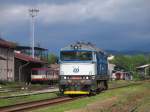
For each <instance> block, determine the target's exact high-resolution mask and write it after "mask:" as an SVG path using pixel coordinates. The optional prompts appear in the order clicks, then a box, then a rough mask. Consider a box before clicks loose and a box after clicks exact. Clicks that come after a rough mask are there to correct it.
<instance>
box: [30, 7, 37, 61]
mask: <svg viewBox="0 0 150 112" xmlns="http://www.w3.org/2000/svg"><path fill="white" fill-rule="evenodd" d="M38 12H39V9H36V8H31V9H29V15H30V17H31V38H32V58H34V43H35V38H34V36H35V34H34V25H35V17H36V16H37V13H38Z"/></svg>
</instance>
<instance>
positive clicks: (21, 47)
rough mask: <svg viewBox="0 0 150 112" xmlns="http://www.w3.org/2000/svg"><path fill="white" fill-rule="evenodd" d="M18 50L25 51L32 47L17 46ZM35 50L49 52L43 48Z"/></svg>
mask: <svg viewBox="0 0 150 112" xmlns="http://www.w3.org/2000/svg"><path fill="white" fill-rule="evenodd" d="M16 49H17V50H23V49H32V48H31V47H30V46H16ZM34 49H35V50H42V51H47V50H48V49H45V48H41V47H34Z"/></svg>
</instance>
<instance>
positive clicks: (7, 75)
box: [0, 38, 16, 81]
mask: <svg viewBox="0 0 150 112" xmlns="http://www.w3.org/2000/svg"><path fill="white" fill-rule="evenodd" d="M15 47H16V44H15V43H13V42H10V41H6V40H4V39H1V38H0V81H14V48H15Z"/></svg>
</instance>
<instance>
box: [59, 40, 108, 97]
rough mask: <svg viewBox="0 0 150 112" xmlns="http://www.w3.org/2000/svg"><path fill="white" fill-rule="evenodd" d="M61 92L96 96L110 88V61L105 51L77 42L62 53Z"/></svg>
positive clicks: (62, 50) (89, 44)
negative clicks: (108, 82)
mask: <svg viewBox="0 0 150 112" xmlns="http://www.w3.org/2000/svg"><path fill="white" fill-rule="evenodd" d="M59 62H60V81H59V89H60V92H61V93H63V94H67V95H73V94H96V93H97V92H100V91H102V90H105V89H107V88H108V84H107V81H108V79H109V76H108V61H107V55H106V53H105V52H104V51H102V50H101V49H99V48H96V47H95V46H94V45H93V44H91V43H85V42H76V43H74V44H71V45H69V46H67V47H65V48H62V49H61V51H60V60H59Z"/></svg>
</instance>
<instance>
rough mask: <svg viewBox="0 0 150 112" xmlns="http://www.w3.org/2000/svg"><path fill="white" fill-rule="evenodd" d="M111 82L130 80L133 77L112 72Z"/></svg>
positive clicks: (129, 74)
mask: <svg viewBox="0 0 150 112" xmlns="http://www.w3.org/2000/svg"><path fill="white" fill-rule="evenodd" d="M111 78H112V80H132V79H133V76H132V74H131V73H130V72H124V71H113V73H112V77H111Z"/></svg>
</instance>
